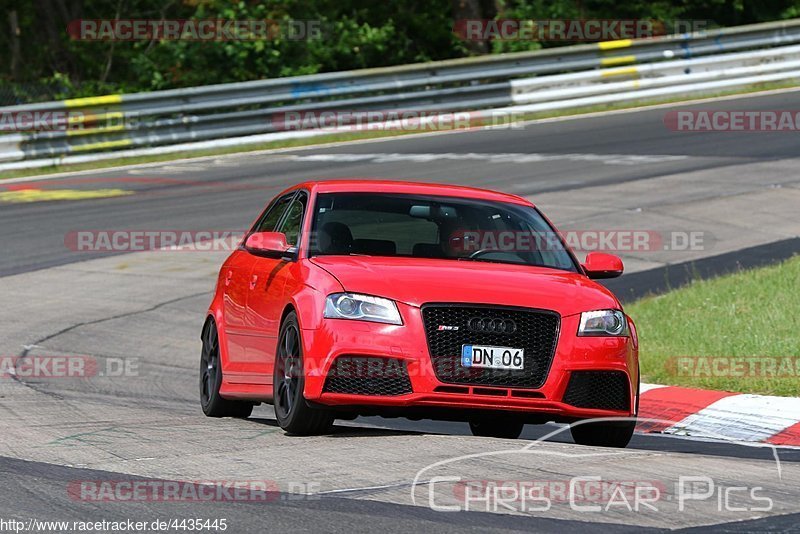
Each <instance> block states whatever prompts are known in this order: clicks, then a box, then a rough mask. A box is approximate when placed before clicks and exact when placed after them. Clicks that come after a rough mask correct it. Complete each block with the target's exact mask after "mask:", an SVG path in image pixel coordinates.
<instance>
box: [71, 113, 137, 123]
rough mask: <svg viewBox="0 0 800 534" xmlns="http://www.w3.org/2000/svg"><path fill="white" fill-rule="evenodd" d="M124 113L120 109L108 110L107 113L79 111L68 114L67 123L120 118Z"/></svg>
mask: <svg viewBox="0 0 800 534" xmlns="http://www.w3.org/2000/svg"><path fill="white" fill-rule="evenodd" d="M124 116H125V115H123V113H122V112H121V111H110V112H108V113H79V114H76V115H69V116H68V117H67V124H81V123H83V122H100V121H103V120H114V119H122V118H123V117H124Z"/></svg>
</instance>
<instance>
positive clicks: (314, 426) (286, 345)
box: [272, 312, 334, 436]
mask: <svg viewBox="0 0 800 534" xmlns="http://www.w3.org/2000/svg"><path fill="white" fill-rule="evenodd" d="M272 384H273V387H274V395H273V397H274V399H273V404H274V406H275V418H276V419H277V420H278V425H280V427H281V428H282V429H283V430H284V431H285V432H287V433H289V434H295V435H298V436H313V435H319V434H327V433H328V432H330V430H331V427H332V426H333V419H334V418H333V415H332V414H331V413H330V412H329V411H327V410H324V409H321V408H316V407H312V406H309V404H308V403H307V402H306V400H305V397H303V386H304V385H305V374H304V373H303V344H302V343H301V338H300V325H299V323H298V322H297V314H296V313H295V312H291V313H289V315H287V316H286V319H284V321H283V324H282V325H281V330H280V334H279V335H278V350H277V351H276V354H275V371H274V374H273V380H272Z"/></svg>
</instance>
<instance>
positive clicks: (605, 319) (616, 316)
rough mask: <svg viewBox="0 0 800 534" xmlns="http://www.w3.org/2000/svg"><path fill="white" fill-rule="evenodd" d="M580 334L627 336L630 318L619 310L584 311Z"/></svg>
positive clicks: (579, 328) (579, 329)
mask: <svg viewBox="0 0 800 534" xmlns="http://www.w3.org/2000/svg"><path fill="white" fill-rule="evenodd" d="M578 335H579V336H619V337H622V336H627V335H628V320H627V319H626V318H625V314H624V313H622V312H621V311H619V310H598V311H589V312H583V313H582V314H581V325H580V327H578Z"/></svg>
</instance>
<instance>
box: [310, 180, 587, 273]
mask: <svg viewBox="0 0 800 534" xmlns="http://www.w3.org/2000/svg"><path fill="white" fill-rule="evenodd" d="M310 255H311V256H320V255H365V256H397V257H411V258H435V259H450V260H459V261H484V262H492V263H512V264H524V265H531V266H537V267H549V268H555V269H564V270H569V271H573V272H574V271H577V267H576V265H575V262H574V260H573V258H572V256H571V254H570V253H569V252H568V251H567V250H566V248H565V247H564V244H563V243H562V241H561V239H560V238H559V237H558V234H557V233H556V232H555V230H554V229H553V228H552V227H551V226H550V225H549V224H548V223H547V221H545V219H544V218H543V217H542V215H541V214H540V213H539V212H538V211H537V210H536V209H535V208H533V207H530V206H521V205H517V204H511V203H505V202H493V201H486V200H476V199H467V198H456V197H440V196H425V195H407V194H375V193H323V194H320V195H318V196H317V202H316V206H315V207H314V221H313V226H312V238H311V248H310Z"/></svg>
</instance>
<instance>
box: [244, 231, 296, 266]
mask: <svg viewBox="0 0 800 534" xmlns="http://www.w3.org/2000/svg"><path fill="white" fill-rule="evenodd" d="M244 248H245V249H247V251H248V252H250V253H251V254H255V255H257V256H266V257H269V258H281V259H285V260H293V259H294V258H295V255H296V254H297V247H292V246H289V244H287V243H286V234H284V233H282V232H254V233H252V234H250V235H249V236H248V237H247V240H246V241H245V243H244Z"/></svg>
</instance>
